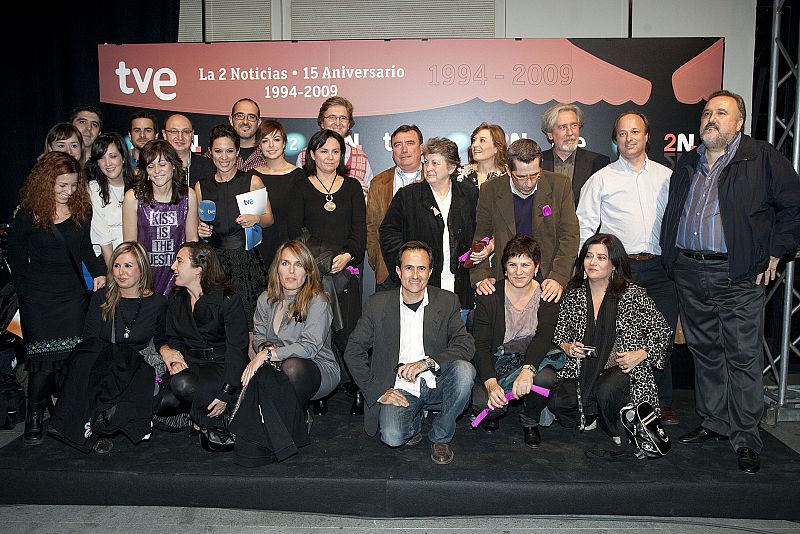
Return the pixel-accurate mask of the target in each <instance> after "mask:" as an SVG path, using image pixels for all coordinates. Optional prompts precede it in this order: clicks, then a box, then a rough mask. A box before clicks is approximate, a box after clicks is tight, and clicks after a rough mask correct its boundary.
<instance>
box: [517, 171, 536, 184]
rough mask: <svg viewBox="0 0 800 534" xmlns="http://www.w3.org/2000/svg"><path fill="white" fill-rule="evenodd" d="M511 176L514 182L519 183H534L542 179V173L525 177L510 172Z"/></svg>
mask: <svg viewBox="0 0 800 534" xmlns="http://www.w3.org/2000/svg"><path fill="white" fill-rule="evenodd" d="M511 176H513V177H514V179H515V180H519V181H520V182H535V181H536V180H538V179H539V178H541V177H542V171H539V172H537V173H536V174H528V175H525V176H523V175H521V174H517V173H515V172H512V173H511Z"/></svg>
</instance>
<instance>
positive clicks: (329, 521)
mask: <svg viewBox="0 0 800 534" xmlns="http://www.w3.org/2000/svg"><path fill="white" fill-rule="evenodd" d="M22 426H23V425H21V424H20V425H17V428H16V429H14V430H4V431H0V447H2V446H4V445H6V444H7V443H9V442H11V441H12V440H14V439H16V438H17V437H19V436H20V435H21V433H22ZM762 428H763V429H764V430H766V431H768V432H770V433H771V434H773V435H774V436H775V437H777V438H778V439H780V440H781V441H783V442H784V443H785V444H786V445H787V446H789V447H791V448H792V449H794V450H795V451H797V452H798V453H800V422H780V423H778V424H777V425H775V426H769V425H762ZM0 484H2V482H0ZM334 530H336V531H341V532H347V533H351V532H367V533H370V534H380V533H384V532H385V533H392V534H405V533H409V534H412V533H413V534H423V533H435V534H450V533H469V534H483V533H490V532H501V533H504V534H513V533H516V532H537V533H557V534H582V533H590V532H625V533H626V534H638V533H654V532H656V533H659V534H722V533H735V532H748V533H779V534H789V533H796V534H800V523H796V522H792V521H768V520H743V519H725V518H692V517H670V518H664V517H619V516H533V515H532V516H475V517H444V518H411V519H398V518H393V519H365V518H359V517H348V516H333V515H320V514H298V513H289V512H265V511H258V510H230V509H218V508H166V507H153V506H38V505H26V506H22V505H19V506H17V505H11V506H0V532H2V533H3V534H22V533H26V534H27V533H35V534H39V533H64V534H72V533H74V534H94V533H104V534H105V533H115V534H140V533H148V534H151V533H152V534H158V533H180V534H195V533H197V534H199V533H203V534H215V533H225V534H238V533H242V534H245V533H246V534H251V533H253V532H264V533H278V532H280V533H297V534H306V533H308V534H311V533H315V534H317V533H322V532H327V531H334Z"/></svg>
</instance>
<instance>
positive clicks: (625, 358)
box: [548, 234, 672, 441]
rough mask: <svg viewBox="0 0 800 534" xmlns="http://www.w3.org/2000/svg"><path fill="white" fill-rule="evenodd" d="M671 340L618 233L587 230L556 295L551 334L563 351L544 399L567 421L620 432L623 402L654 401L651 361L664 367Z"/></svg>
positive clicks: (655, 398) (615, 432)
mask: <svg viewBox="0 0 800 534" xmlns="http://www.w3.org/2000/svg"><path fill="white" fill-rule="evenodd" d="M671 340H672V331H671V329H670V328H669V326H667V323H666V321H665V320H664V317H663V316H662V315H661V313H659V311H658V310H657V309H656V307H655V304H654V303H653V301H652V299H651V298H650V297H649V296H648V295H647V292H646V291H645V289H644V288H642V287H641V286H638V285H636V284H634V283H633V281H632V279H631V273H630V266H629V265H628V258H627V254H626V253H625V247H624V246H623V245H622V243H621V242H620V240H619V239H618V238H617V237H616V236H613V235H610V234H597V235H595V236H592V237H591V238H589V239H587V240H586V242H585V243H584V245H583V247H582V248H581V251H580V253H579V254H578V258H577V260H576V262H575V274H574V275H573V277H572V279H571V280H570V281H569V283H568V284H567V291H566V293H565V294H564V298H563V300H562V302H561V311H560V313H559V317H558V324H557V326H556V330H555V334H554V335H553V342H554V343H555V344H556V345H558V346H559V347H561V349H562V350H563V351H564V352H565V353H566V354H567V356H568V358H567V363H566V365H565V366H564V367H563V368H562V369H561V370H560V371H559V372H558V379H559V383H558V385H557V386H556V388H554V391H553V393H551V395H550V402H549V403H548V406H549V407H550V409H551V410H552V411H553V412H554V413H555V414H556V417H557V418H558V420H559V422H560V423H561V424H563V425H565V426H572V427H574V426H577V427H580V428H581V429H585V428H586V429H590V428H593V424H594V420H597V422H598V423H599V424H600V426H601V428H603V430H605V431H606V432H607V433H608V434H609V435H611V436H612V437H614V438H617V437H619V436H620V435H621V433H620V430H619V429H618V426H617V423H618V421H619V410H620V408H622V407H623V406H624V405H625V404H627V403H628V402H631V401H632V402H633V403H634V404H636V403H639V402H642V401H647V402H649V403H650V404H651V405H652V406H653V407H654V408H656V409H658V390H657V388H656V383H655V380H654V378H653V369H652V368H653V367H656V368H658V369H662V368H663V367H664V355H665V352H666V349H667V345H668V343H670V341H671ZM592 347H593V348H594V350H592ZM578 382H580V383H579V384H578ZM578 385H579V386H580V387H578ZM579 397H580V399H581V401H580V403H579V402H578V398H579ZM615 441H617V440H616V439H615Z"/></svg>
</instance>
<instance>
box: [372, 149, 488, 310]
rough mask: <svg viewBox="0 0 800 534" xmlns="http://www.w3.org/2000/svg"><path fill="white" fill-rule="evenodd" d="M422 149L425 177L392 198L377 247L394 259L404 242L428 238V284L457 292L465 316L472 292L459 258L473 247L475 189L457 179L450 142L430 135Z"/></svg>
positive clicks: (458, 162) (455, 153)
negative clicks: (430, 253)
mask: <svg viewBox="0 0 800 534" xmlns="http://www.w3.org/2000/svg"><path fill="white" fill-rule="evenodd" d="M422 154H423V157H424V159H425V161H424V163H423V177H424V178H425V181H424V182H418V183H414V184H411V185H407V186H405V187H403V188H401V189H400V190H399V191H397V194H396V195H395V196H394V198H393V199H392V203H391V204H390V205H389V209H388V211H387V212H386V217H385V218H384V219H383V224H381V227H380V232H379V233H380V241H381V252H382V253H383V257H384V258H387V259H388V258H397V254H398V251H399V250H400V247H401V246H402V244H403V243H405V242H407V241H423V242H425V243H428V244H429V245H430V246H431V248H433V268H432V274H431V278H430V281H429V282H428V283H429V284H430V285H432V286H436V287H440V288H442V289H446V290H448V291H452V292H453V293H455V294H456V295H458V296H459V298H460V300H461V309H462V315H463V318H465V319H466V312H467V311H468V310H471V309H472V306H473V303H474V297H475V292H474V291H473V290H472V287H471V286H470V283H469V271H468V270H467V269H465V268H464V265H463V263H462V262H460V261H459V257H460V256H461V255H463V254H464V253H465V252H467V251H468V250H469V249H470V247H471V246H472V237H473V234H474V233H475V208H476V207H477V204H478V188H477V187H475V186H474V185H473V184H472V182H470V181H468V180H463V181H459V180H458V179H457V176H458V169H459V167H460V165H461V160H460V158H459V155H458V146H457V145H456V144H455V143H454V142H453V141H451V140H449V139H446V138H443V137H434V138H433V139H429V140H428V142H427V143H425V147H424V148H423V151H422ZM390 276H392V278H393V279H395V281H396V282H398V283H399V280H398V277H397V274H396V273H393V272H390Z"/></svg>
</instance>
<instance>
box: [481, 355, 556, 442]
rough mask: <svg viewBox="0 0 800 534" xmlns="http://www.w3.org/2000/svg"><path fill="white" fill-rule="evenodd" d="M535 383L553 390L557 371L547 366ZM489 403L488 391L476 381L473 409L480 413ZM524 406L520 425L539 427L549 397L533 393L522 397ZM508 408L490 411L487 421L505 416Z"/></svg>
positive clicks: (535, 378) (540, 372) (538, 375)
mask: <svg viewBox="0 0 800 534" xmlns="http://www.w3.org/2000/svg"><path fill="white" fill-rule="evenodd" d="M533 383H534V384H535V385H537V386H541V387H543V388H547V389H551V388H552V387H553V386H554V385H555V383H556V372H555V370H554V369H553V368H552V367H550V366H549V365H548V366H546V367H545V368H544V369H542V370H541V371H539V372H538V373H536V376H535V377H534V378H533ZM512 402H513V401H512ZM488 403H489V394H488V393H487V391H486V386H484V385H483V383H481V382H478V381H476V382H475V385H474V386H472V409H473V410H474V411H475V412H476V413H479V412H481V411H482V410H483V409H484V408H486V407H487V405H488ZM522 404H523V410H522V413H520V414H519V422H520V424H521V425H522V426H525V427H533V426H539V416H540V415H542V410H544V408H545V406H547V397H545V396H543V395H539V394H538V393H536V392H533V391H532V392H530V393H528V394H527V395H525V396H524V397H522ZM508 406H509V405H508V404H506V405H505V406H504V407H503V408H500V409H497V410H492V411H490V412H489V415H487V416H486V420H487V421H491V420H492V419H497V418H498V417H501V416H503V415H504V414H505V413H506V412H507V411H508Z"/></svg>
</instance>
